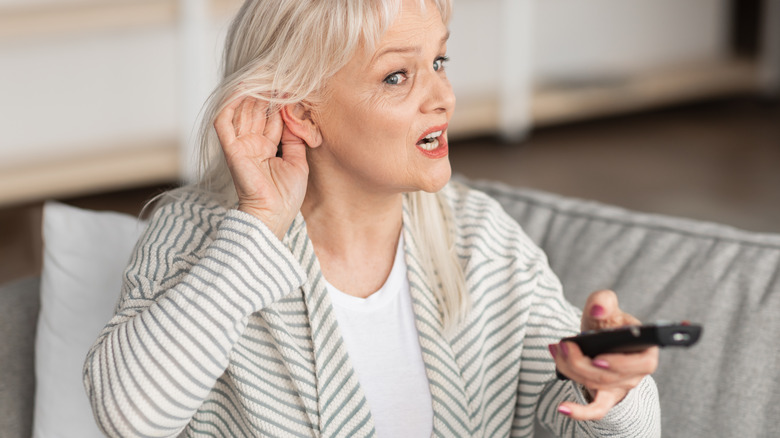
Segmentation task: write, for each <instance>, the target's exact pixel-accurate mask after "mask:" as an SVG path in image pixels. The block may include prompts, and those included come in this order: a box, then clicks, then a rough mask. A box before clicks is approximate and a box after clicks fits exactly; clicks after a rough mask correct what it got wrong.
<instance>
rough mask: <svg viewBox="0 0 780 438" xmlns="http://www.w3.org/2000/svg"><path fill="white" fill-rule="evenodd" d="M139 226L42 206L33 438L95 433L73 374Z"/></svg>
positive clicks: (103, 318)
mask: <svg viewBox="0 0 780 438" xmlns="http://www.w3.org/2000/svg"><path fill="white" fill-rule="evenodd" d="M144 226H145V224H144V223H143V222H142V221H140V220H138V219H136V218H135V217H132V216H129V215H126V214H121V213H115V212H96V211H89V210H82V209H79V208H75V207H71V206H67V205H64V204H60V203H56V202H47V203H46V204H45V206H44V215H43V239H44V252H43V272H42V274H41V311H40V314H39V316H38V333H37V338H36V344H35V357H36V360H35V374H36V389H35V416H34V422H33V436H34V437H40V438H48V437H55V436H56V437H78V438H88V437H100V436H102V434H101V433H100V431H99V430H98V428H97V426H96V424H95V420H94V417H93V416H92V409H91V407H90V405H89V402H88V400H87V396H86V393H85V391H84V386H83V384H82V373H81V370H82V366H83V364H84V359H85V358H86V355H87V351H88V350H89V348H90V347H91V346H92V344H93V343H94V342H95V340H96V339H97V336H98V333H99V332H100V330H101V329H102V328H103V326H104V325H105V324H106V322H108V320H109V319H110V318H111V316H112V315H113V312H114V306H115V305H116V303H117V299H118V298H119V290H120V287H121V282H122V280H121V277H122V272H123V271H124V268H125V266H126V265H127V262H128V260H129V257H130V253H131V251H132V249H133V246H134V245H135V242H136V241H137V240H138V237H139V235H140V233H141V232H142V231H143V228H144Z"/></svg>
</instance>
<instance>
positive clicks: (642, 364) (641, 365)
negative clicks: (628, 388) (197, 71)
mask: <svg viewBox="0 0 780 438" xmlns="http://www.w3.org/2000/svg"><path fill="white" fill-rule="evenodd" d="M658 356H659V349H658V347H650V348H647V349H646V350H644V351H640V352H636V353H625V354H621V353H610V354H602V355H599V356H596V357H595V358H594V359H593V363H594V364H595V365H596V366H598V367H599V368H603V369H605V370H611V371H614V372H616V373H618V374H620V375H621V376H624V377H636V376H640V377H644V376H645V375H647V374H652V373H654V372H655V370H656V369H657V368H658Z"/></svg>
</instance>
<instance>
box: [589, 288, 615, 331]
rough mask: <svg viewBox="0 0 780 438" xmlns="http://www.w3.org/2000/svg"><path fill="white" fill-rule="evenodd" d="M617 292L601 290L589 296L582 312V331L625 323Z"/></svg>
mask: <svg viewBox="0 0 780 438" xmlns="http://www.w3.org/2000/svg"><path fill="white" fill-rule="evenodd" d="M622 313H623V312H622V311H621V310H620V307H619V306H618V298H617V294H615V292H613V291H611V290H600V291H597V292H593V293H592V294H590V296H588V300H587V301H586V302H585V308H584V309H583V314H582V327H581V328H582V331H587V330H597V329H602V328H608V327H616V326H620V325H623V324H622V318H620V315H621V314H622Z"/></svg>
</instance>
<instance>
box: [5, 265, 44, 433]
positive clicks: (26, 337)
mask: <svg viewBox="0 0 780 438" xmlns="http://www.w3.org/2000/svg"><path fill="white" fill-rule="evenodd" d="M39 289H40V277H27V278H24V279H21V280H16V281H14V282H11V283H8V284H6V285H3V286H0V339H2V341H0V364H2V366H0V406H2V407H3V408H2V409H0V431H2V435H3V436H4V437H9V438H17V437H19V438H21V437H30V436H32V418H33V406H34V400H35V359H34V356H35V354H34V352H35V332H36V327H37V322H38V310H39V308H40V294H39Z"/></svg>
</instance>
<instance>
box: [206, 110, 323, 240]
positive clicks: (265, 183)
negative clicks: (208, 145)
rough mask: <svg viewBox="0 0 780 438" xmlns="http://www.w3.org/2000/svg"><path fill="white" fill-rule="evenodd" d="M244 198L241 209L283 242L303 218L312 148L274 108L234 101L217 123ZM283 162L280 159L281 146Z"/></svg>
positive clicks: (240, 194)
mask: <svg viewBox="0 0 780 438" xmlns="http://www.w3.org/2000/svg"><path fill="white" fill-rule="evenodd" d="M214 128H215V129H216V131H217V136H218V137H219V142H220V144H221V145H222V150H223V152H224V153H225V159H226V160H227V165H228V168H229V169H230V175H231V176H232V178H233V184H234V185H235V186H236V192H237V194H238V203H239V207H238V209H239V210H241V211H243V212H245V213H249V214H251V215H253V216H255V217H257V218H258V219H260V220H261V221H263V223H264V224H265V225H266V226H267V227H268V228H269V229H270V230H271V231H273V233H274V234H275V235H276V237H278V238H279V239H282V238H283V237H284V234H285V233H286V232H287V229H288V228H289V227H290V224H292V221H293V219H295V216H296V215H297V214H298V211H299V210H300V208H301V204H302V203H303V197H304V195H305V194H306V184H307V181H308V175H309V165H308V163H307V162H306V143H305V142H304V141H303V140H301V139H300V138H298V137H296V136H295V135H294V134H293V133H291V132H290V130H289V129H287V126H285V124H284V122H283V121H282V117H281V115H280V114H279V111H274V112H273V114H271V115H270V116H269V115H268V102H266V101H262V100H259V99H257V98H255V97H251V96H245V97H240V98H234V100H233V101H232V102H230V104H229V105H228V106H227V107H225V108H224V109H223V110H222V111H221V112H220V113H219V115H218V116H217V119H216V120H215V121H214ZM280 141H281V143H282V156H281V157H277V156H276V152H277V148H278V146H279V142H280Z"/></svg>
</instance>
